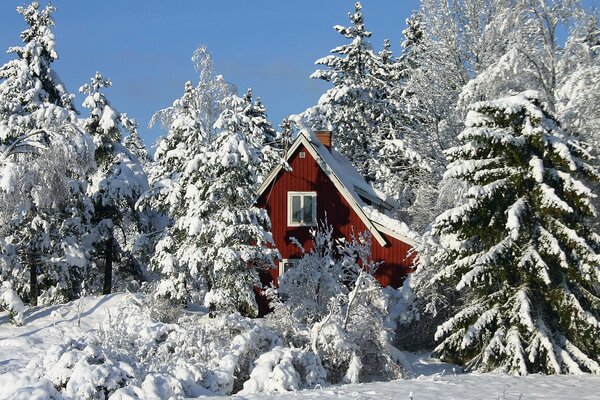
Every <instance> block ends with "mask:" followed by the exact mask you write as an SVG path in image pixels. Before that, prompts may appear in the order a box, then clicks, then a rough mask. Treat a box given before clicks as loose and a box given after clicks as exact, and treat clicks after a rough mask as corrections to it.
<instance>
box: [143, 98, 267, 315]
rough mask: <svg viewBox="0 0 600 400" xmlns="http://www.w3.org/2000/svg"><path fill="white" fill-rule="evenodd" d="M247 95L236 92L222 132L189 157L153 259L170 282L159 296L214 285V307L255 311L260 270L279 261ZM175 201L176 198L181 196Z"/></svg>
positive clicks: (219, 125)
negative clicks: (261, 195)
mask: <svg viewBox="0 0 600 400" xmlns="http://www.w3.org/2000/svg"><path fill="white" fill-rule="evenodd" d="M247 106H248V101H247V99H243V98H240V97H237V96H230V97H227V98H226V99H225V100H224V111H223V112H222V113H221V116H220V117H219V119H218V120H217V122H216V124H215V128H216V129H217V131H218V136H217V139H216V140H215V142H214V143H213V144H212V145H211V146H209V145H208V144H206V145H205V147H204V148H203V149H202V150H201V151H199V152H198V154H196V155H195V156H194V157H193V158H192V159H190V160H189V161H188V163H187V165H186V167H185V170H184V171H183V173H182V174H181V176H180V177H179V182H178V190H177V191H176V192H174V193H173V194H172V196H173V200H171V201H172V203H177V204H178V206H177V207H173V208H172V210H171V217H172V218H173V219H174V220H175V225H174V227H173V228H172V229H171V230H170V231H169V233H168V235H165V237H164V238H163V239H162V240H161V241H160V242H159V245H158V248H157V253H156V255H155V257H154V262H155V263H156V264H157V265H158V266H159V268H160V269H161V270H162V273H163V276H164V277H165V279H163V281H162V282H161V284H160V285H159V293H161V294H163V295H165V296H168V297H170V298H173V299H178V300H184V301H185V300H187V299H188V298H189V296H190V294H191V292H193V291H194V290H196V291H198V290H207V291H208V292H207V293H206V297H205V300H204V302H205V303H206V305H207V306H209V307H210V308H211V309H213V310H220V311H235V310H238V311H240V312H242V313H243V314H245V315H250V316H255V315H257V313H258V306H257V304H256V300H255V297H254V291H253V288H254V287H255V286H260V282H259V280H258V273H257V271H258V270H259V269H261V268H269V267H272V266H273V259H274V258H275V257H276V254H277V253H276V250H272V249H269V248H267V247H266V246H268V245H272V237H271V234H270V233H269V232H268V230H269V228H270V221H269V217H268V215H267V213H266V211H265V210H261V209H259V208H257V207H256V206H255V202H256V199H257V193H256V191H257V188H258V178H257V176H258V173H259V170H260V168H261V166H262V164H263V162H264V161H265V157H264V155H263V153H262V151H261V150H262V148H260V147H256V144H255V143H254V138H255V135H256V134H257V132H256V131H254V130H249V127H251V126H252V125H251V124H248V120H247V114H246V108H247ZM175 199H176V200H175Z"/></svg>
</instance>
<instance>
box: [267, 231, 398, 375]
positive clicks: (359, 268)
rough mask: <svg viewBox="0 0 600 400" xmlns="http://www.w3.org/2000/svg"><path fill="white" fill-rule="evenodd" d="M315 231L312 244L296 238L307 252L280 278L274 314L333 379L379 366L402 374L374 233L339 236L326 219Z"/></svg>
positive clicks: (292, 338) (380, 368)
mask: <svg viewBox="0 0 600 400" xmlns="http://www.w3.org/2000/svg"><path fill="white" fill-rule="evenodd" d="M311 233H312V235H313V243H312V248H311V249H310V250H309V251H305V249H304V248H302V246H301V245H300V244H299V243H297V245H298V246H299V248H300V250H301V251H302V252H303V255H302V258H300V259H299V260H298V262H297V264H296V265H294V267H292V268H290V269H288V270H287V271H285V273H284V274H283V276H281V277H280V279H279V288H278V289H277V292H278V295H279V297H280V298H276V299H275V301H274V302H273V303H272V306H274V309H275V311H274V314H273V317H272V318H274V319H276V320H277V321H278V323H279V324H283V325H288V326H289V327H288V328H287V330H291V331H293V332H294V333H293V335H292V336H291V337H290V338H289V340H290V341H291V342H292V343H294V345H295V346H303V345H305V346H308V347H309V348H310V349H311V351H312V352H313V353H314V354H315V355H317V356H318V357H319V360H320V361H321V363H322V364H323V366H324V368H325V369H326V371H327V373H328V377H327V378H328V380H329V381H331V382H340V381H343V382H353V383H356V382H360V381H364V379H365V377H367V376H369V375H370V374H372V373H375V371H379V372H381V371H385V374H386V378H390V379H393V378H397V377H398V376H400V375H401V367H400V366H399V365H398V360H397V358H395V351H394V349H393V348H392V346H391V335H390V332H389V331H388V329H387V328H386V326H385V323H384V320H385V315H386V313H387V305H388V304H387V298H386V295H385V294H384V293H383V290H382V288H381V286H380V285H379V283H378V282H377V281H376V280H375V278H374V277H373V273H375V272H376V269H377V264H376V263H374V262H373V259H372V257H371V241H370V237H368V236H367V235H360V236H359V237H358V238H353V240H351V241H349V242H347V241H339V242H338V241H335V240H334V238H333V228H332V227H331V226H327V225H326V222H325V223H324V226H323V225H322V226H319V227H318V229H317V230H315V231H313V232H311ZM373 355H375V356H373Z"/></svg>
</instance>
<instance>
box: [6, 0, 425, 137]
mask: <svg viewBox="0 0 600 400" xmlns="http://www.w3.org/2000/svg"><path fill="white" fill-rule="evenodd" d="M40 3H41V4H42V5H45V4H46V1H43V0H42V1H40ZM24 4H27V2H26V1H25V0H22V1H12V0H2V1H1V2H0V49H1V52H0V63H2V64H3V63H5V62H6V61H8V60H9V59H10V58H11V57H12V56H9V55H7V54H5V51H6V49H8V47H9V46H15V45H20V44H21V40H20V38H19V34H20V32H21V31H22V30H23V29H24V28H25V22H24V20H23V18H22V17H21V16H20V15H19V14H17V13H16V11H15V9H16V7H17V6H19V5H24ZM52 4H53V5H54V6H56V7H57V8H58V11H57V12H56V13H55V14H54V20H55V22H56V27H55V29H54V32H55V35H56V40H57V51H58V54H59V56H60V59H59V60H58V61H57V62H56V63H55V64H54V66H55V69H56V71H57V72H58V74H59V75H60V77H61V78H62V80H63V81H64V82H65V84H66V86H67V88H68V90H69V91H70V92H71V93H77V90H78V88H79V87H80V86H81V85H82V84H84V83H87V82H88V81H89V79H90V78H91V77H92V76H93V75H94V74H95V72H96V71H100V72H101V73H102V74H103V75H104V76H105V77H108V78H110V79H111V80H112V81H113V87H112V88H111V89H108V90H107V91H106V94H107V96H108V98H109V100H110V101H111V103H112V104H113V106H114V107H115V108H116V109H118V110H119V111H121V112H127V113H129V114H130V115H131V116H133V117H135V118H136V119H137V120H138V122H139V123H140V132H141V134H142V136H143V137H144V139H145V141H146V143H147V144H149V145H150V144H152V143H153V142H154V141H155V140H156V138H157V137H158V136H159V135H161V134H163V132H162V131H161V130H160V128H154V129H149V128H147V123H148V121H149V119H150V117H151V116H152V114H153V113H154V112H155V111H157V110H159V109H161V108H165V107H168V106H169V105H170V104H171V103H172V102H173V100H175V99H176V98H178V97H179V96H181V95H182V94H183V85H184V83H185V81H187V80H191V81H192V82H196V80H197V79H196V72H195V71H194V68H193V64H192V62H191V55H192V53H193V51H194V50H195V49H196V48H197V47H198V46H199V45H202V44H204V45H206V46H208V49H209V51H210V52H211V54H212V56H213V60H214V64H215V70H216V72H217V73H219V74H222V75H223V76H224V77H225V79H226V80H227V81H228V82H231V83H233V84H235V85H237V87H238V90H239V92H240V93H244V92H245V90H246V89H247V88H249V87H251V88H252V89H253V91H254V95H255V96H257V97H260V98H261V100H262V101H263V103H264V104H265V106H266V107H267V111H268V116H269V119H270V120H271V122H272V123H273V124H274V125H275V126H277V125H279V123H280V122H281V120H282V118H283V117H285V116H286V115H289V114H294V113H298V112H301V111H303V110H304V109H306V108H307V107H309V106H311V105H313V104H315V103H316V102H317V100H318V99H319V97H320V95H321V94H322V93H323V92H324V91H325V90H327V89H328V87H329V86H328V84H327V83H326V82H320V81H316V80H311V79H309V75H310V74H311V73H312V72H313V71H314V70H315V65H314V62H315V60H317V59H319V58H321V57H324V56H326V55H327V54H329V51H330V50H331V49H332V48H333V47H335V46H337V45H339V44H342V43H345V42H346V41H345V40H344V38H343V37H342V36H341V35H339V34H338V33H337V32H335V31H334V30H333V28H332V27H333V26H334V25H336V24H340V25H347V24H348V23H349V20H348V18H347V13H348V12H350V11H352V10H353V9H354V0H302V1H299V0H296V1H294V0H292V1H285V0H260V1H248V0H220V1H210V2H209V1H199V0H198V1H193V0H177V1H167V0H164V1H157V0H154V1H152V0H148V1H144V2H142V1H136V0H118V1H117V0H104V1H83V0H55V1H53V2H52ZM362 4H363V14H364V17H365V23H366V27H367V29H369V30H371V31H372V32H373V38H372V43H373V45H374V47H375V48H376V49H380V48H381V44H382V43H383V40H384V39H385V38H389V39H390V40H391V41H392V50H393V51H394V53H395V54H398V53H399V52H400V43H401V41H402V30H403V29H404V27H405V19H406V18H407V17H408V16H410V13H411V11H412V10H414V9H416V8H418V5H419V1H418V0H363V1H362ZM81 102H82V97H81V96H79V95H78V97H77V107H78V109H79V110H80V111H81V112H82V114H84V115H85V113H86V111H87V110H85V109H83V108H82V107H81Z"/></svg>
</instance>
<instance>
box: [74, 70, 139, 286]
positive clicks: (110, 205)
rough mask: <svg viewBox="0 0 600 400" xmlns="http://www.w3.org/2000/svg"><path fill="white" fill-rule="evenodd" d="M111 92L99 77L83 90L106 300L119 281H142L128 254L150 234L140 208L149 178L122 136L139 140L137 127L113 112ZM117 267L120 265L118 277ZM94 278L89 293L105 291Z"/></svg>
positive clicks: (97, 249)
mask: <svg viewBox="0 0 600 400" xmlns="http://www.w3.org/2000/svg"><path fill="white" fill-rule="evenodd" d="M110 86H112V83H111V82H110V80H107V79H104V78H102V75H101V74H100V73H98V72H96V75H95V76H94V77H93V78H92V79H91V83H89V84H86V85H83V86H82V87H81V88H80V89H79V90H80V92H82V93H84V94H86V95H87V96H86V98H85V100H84V102H83V106H84V107H85V108H88V109H89V110H90V116H89V117H88V118H87V119H86V120H85V121H84V122H83V127H84V129H85V130H86V131H87V132H89V133H90V135H91V136H92V138H93V139H94V144H95V152H94V158H95V161H96V171H95V172H94V173H93V174H91V175H90V177H89V180H90V185H89V187H88V194H89V196H90V198H91V200H92V202H93V204H94V214H93V217H92V223H93V225H94V227H93V229H94V230H93V233H94V254H95V258H96V267H98V268H99V269H100V270H103V283H102V289H101V290H102V293H104V294H107V293H111V291H112V287H113V282H114V281H117V282H119V281H123V282H125V281H132V280H133V281H135V280H136V279H137V280H139V279H140V276H141V271H140V268H139V264H138V263H137V262H136V261H135V260H134V259H133V257H132V256H131V254H130V251H129V250H130V249H131V243H132V242H133V241H135V240H136V238H137V236H138V235H139V234H140V233H141V232H142V231H143V230H144V229H145V228H147V227H146V226H145V225H147V221H146V218H145V216H144V215H143V214H141V213H139V212H138V210H136V208H135V205H136V203H137V201H138V199H139V197H140V196H141V194H142V193H144V192H145V191H146V190H148V178H147V176H146V173H145V171H144V169H143V166H142V164H141V162H140V160H139V159H138V158H137V157H136V156H135V155H133V154H132V153H131V152H130V151H129V150H128V149H127V148H126V147H125V146H124V145H123V144H122V140H123V132H127V131H128V130H129V129H132V130H133V131H132V132H131V131H130V133H129V135H130V136H131V135H137V130H136V128H137V126H136V124H135V121H132V120H130V119H129V118H128V117H127V115H125V114H121V113H119V112H117V111H116V110H114V109H113V108H112V107H111V105H110V103H109V101H108V99H107V98H106V96H105V95H104V93H103V92H102V90H103V89H104V88H107V87H110ZM138 150H140V151H143V150H144V149H143V148H142V149H139V148H138ZM142 155H143V152H142ZM113 264H117V265H116V268H115V270H114V271H113ZM91 275H95V274H91ZM113 275H116V276H114V277H113ZM94 278H97V277H95V276H91V277H89V280H90V281H91V282H89V287H88V290H91V291H92V292H94V291H99V289H100V288H99V287H98V286H99V285H98V284H97V283H96V284H95V283H94V282H93V280H94Z"/></svg>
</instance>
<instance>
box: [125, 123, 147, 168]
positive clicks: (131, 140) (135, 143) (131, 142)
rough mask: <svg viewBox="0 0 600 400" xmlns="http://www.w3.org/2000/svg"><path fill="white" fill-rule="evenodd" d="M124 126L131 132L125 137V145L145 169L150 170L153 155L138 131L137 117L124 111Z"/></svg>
mask: <svg viewBox="0 0 600 400" xmlns="http://www.w3.org/2000/svg"><path fill="white" fill-rule="evenodd" d="M121 116H122V120H123V128H125V130H126V131H127V132H129V134H128V135H127V136H125V137H124V138H123V145H124V146H125V147H127V150H129V151H130V152H131V154H133V155H134V156H136V157H137V159H138V160H139V161H140V163H141V164H142V167H144V170H148V169H150V167H151V164H152V157H150V153H148V148H147V147H146V145H145V144H144V142H143V141H142V138H141V136H140V134H139V132H138V123H137V121H136V120H135V119H133V118H129V116H128V115H127V113H122V114H121Z"/></svg>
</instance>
